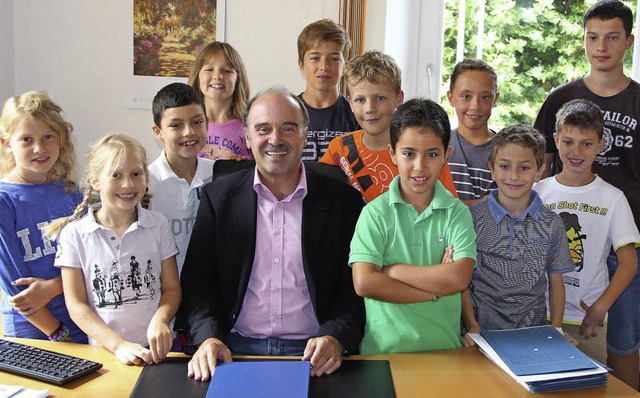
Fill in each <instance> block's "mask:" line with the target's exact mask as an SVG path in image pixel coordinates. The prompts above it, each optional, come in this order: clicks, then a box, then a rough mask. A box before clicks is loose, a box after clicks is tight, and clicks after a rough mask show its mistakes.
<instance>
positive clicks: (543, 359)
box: [480, 326, 597, 376]
mask: <svg viewBox="0 0 640 398" xmlns="http://www.w3.org/2000/svg"><path fill="white" fill-rule="evenodd" d="M480 335H481V336H482V337H484V339H485V340H486V341H487V343H489V344H490V345H491V347H492V348H493V349H494V351H495V352H496V354H498V355H499V356H500V358H501V359H502V360H503V361H504V362H505V364H506V365H507V366H508V367H509V369H511V371H512V372H513V373H515V375H516V376H527V375H534V374H546V373H557V372H569V371H573V370H584V369H595V368H596V367H597V365H596V364H595V363H593V361H592V360H591V359H589V357H587V356H586V355H585V354H584V353H582V352H581V351H580V350H578V348H576V347H575V346H574V345H573V344H571V342H569V340H567V339H566V338H565V337H564V336H563V335H562V334H561V333H560V332H559V331H558V330H556V328H554V327H552V326H539V327H530V328H522V329H512V330H483V331H481V332H480Z"/></svg>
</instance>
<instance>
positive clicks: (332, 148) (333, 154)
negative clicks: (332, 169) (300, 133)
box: [319, 137, 341, 166]
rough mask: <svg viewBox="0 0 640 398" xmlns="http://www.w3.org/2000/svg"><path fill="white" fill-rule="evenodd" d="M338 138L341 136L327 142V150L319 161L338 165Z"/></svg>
mask: <svg viewBox="0 0 640 398" xmlns="http://www.w3.org/2000/svg"><path fill="white" fill-rule="evenodd" d="M340 139H341V137H336V138H334V139H332V140H331V141H330V142H329V145H328V146H327V151H326V152H325V153H324V155H322V158H320V160H319V162H320V163H324V164H329V165H331V166H338V162H337V160H336V158H337V157H338V156H339V155H340V153H339V152H340Z"/></svg>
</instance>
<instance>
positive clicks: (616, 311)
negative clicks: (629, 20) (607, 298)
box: [607, 248, 640, 356]
mask: <svg viewBox="0 0 640 398" xmlns="http://www.w3.org/2000/svg"><path fill="white" fill-rule="evenodd" d="M636 255H637V256H638V263H639V264H640V248H636ZM607 267H608V268H609V280H611V278H613V274H614V273H615V272H616V270H617V269H618V258H617V257H616V253H615V252H614V251H613V249H611V252H610V253H609V257H607ZM638 348H640V272H636V276H635V277H634V278H633V280H632V281H631V283H630V284H629V286H628V287H627V289H626V290H625V291H624V293H622V294H621V295H620V297H619V298H618V300H617V301H616V302H615V303H614V304H613V306H611V308H610V309H609V318H608V322H607V351H609V352H611V353H613V354H616V355H620V356H627V355H631V354H633V353H634V352H637V351H638Z"/></svg>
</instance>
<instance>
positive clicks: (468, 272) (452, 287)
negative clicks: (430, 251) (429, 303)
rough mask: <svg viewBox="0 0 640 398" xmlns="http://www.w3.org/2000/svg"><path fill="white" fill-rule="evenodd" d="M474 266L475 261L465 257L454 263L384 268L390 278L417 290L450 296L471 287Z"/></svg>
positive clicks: (402, 265)
mask: <svg viewBox="0 0 640 398" xmlns="http://www.w3.org/2000/svg"><path fill="white" fill-rule="evenodd" d="M473 265H474V261H473V259H471V258H468V257H463V258H460V259H458V260H456V261H453V262H449V263H444V264H435V265H429V266H424V265H409V264H394V265H390V266H387V267H384V269H383V272H384V274H385V275H387V276H389V277H390V278H393V279H395V280H396V281H399V282H402V283H403V284H407V285H409V286H412V287H414V288H416V289H420V290H423V291H427V292H432V293H435V294H437V295H439V296H448V295H450V294H455V293H459V292H461V291H463V290H464V289H466V288H467V287H468V286H469V282H470V281H471V276H472V275H473Z"/></svg>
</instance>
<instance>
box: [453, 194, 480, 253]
mask: <svg viewBox="0 0 640 398" xmlns="http://www.w3.org/2000/svg"><path fill="white" fill-rule="evenodd" d="M449 230H450V234H449V236H450V241H449V242H450V243H451V246H452V247H453V260H454V261H457V260H460V259H461V258H470V259H472V260H473V261H474V263H475V262H476V257H477V251H476V231H475V229H474V227H473V219H472V218H471V211H469V208H468V207H467V206H466V205H465V204H463V203H462V202H458V203H457V204H456V208H455V210H454V212H453V214H452V217H451V221H450V223H449Z"/></svg>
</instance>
